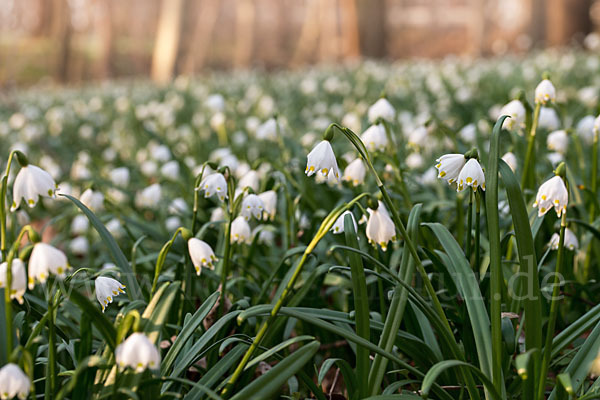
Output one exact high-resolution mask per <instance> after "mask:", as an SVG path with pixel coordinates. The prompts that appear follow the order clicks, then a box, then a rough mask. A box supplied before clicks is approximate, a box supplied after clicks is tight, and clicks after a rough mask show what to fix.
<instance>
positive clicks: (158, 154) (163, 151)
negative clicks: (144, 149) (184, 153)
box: [150, 144, 171, 162]
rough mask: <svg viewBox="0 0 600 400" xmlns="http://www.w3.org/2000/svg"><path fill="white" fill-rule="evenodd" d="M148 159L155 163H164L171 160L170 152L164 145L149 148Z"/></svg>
mask: <svg viewBox="0 0 600 400" xmlns="http://www.w3.org/2000/svg"><path fill="white" fill-rule="evenodd" d="M150 157H152V158H153V159H154V160H156V161H161V162H166V161H169V160H170V159H171V150H169V148H168V147H167V146H165V145H164V144H159V145H153V146H150Z"/></svg>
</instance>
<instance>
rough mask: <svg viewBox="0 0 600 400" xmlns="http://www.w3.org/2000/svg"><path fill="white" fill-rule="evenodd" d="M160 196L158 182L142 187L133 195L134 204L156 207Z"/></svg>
mask: <svg viewBox="0 0 600 400" xmlns="http://www.w3.org/2000/svg"><path fill="white" fill-rule="evenodd" d="M161 198H162V188H161V186H160V184H159V183H153V184H152V185H150V186H148V187H146V188H144V189H143V190H141V191H139V192H137V193H136V195H135V205H136V206H137V207H139V208H157V207H158V205H159V204H160V200H161Z"/></svg>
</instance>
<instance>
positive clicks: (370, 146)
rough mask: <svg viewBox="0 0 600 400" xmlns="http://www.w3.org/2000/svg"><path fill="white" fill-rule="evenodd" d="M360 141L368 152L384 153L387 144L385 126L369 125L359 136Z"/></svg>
mask: <svg viewBox="0 0 600 400" xmlns="http://www.w3.org/2000/svg"><path fill="white" fill-rule="evenodd" d="M360 140H362V142H363V143H364V144H365V146H366V147H367V150H369V151H384V150H385V148H386V146H387V144H388V138H387V134H386V133H385V126H383V124H377V125H371V126H370V127H368V128H367V130H366V131H364V132H363V134H362V135H360Z"/></svg>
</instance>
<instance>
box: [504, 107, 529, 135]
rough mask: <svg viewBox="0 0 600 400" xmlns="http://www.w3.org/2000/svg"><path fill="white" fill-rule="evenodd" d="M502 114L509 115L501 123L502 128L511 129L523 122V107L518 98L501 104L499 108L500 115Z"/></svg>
mask: <svg viewBox="0 0 600 400" xmlns="http://www.w3.org/2000/svg"><path fill="white" fill-rule="evenodd" d="M502 115H508V116H509V117H510V118H506V119H505V120H504V122H503V123H502V128H503V129H508V130H509V131H512V130H513V129H517V128H520V127H522V126H524V124H525V107H524V106H523V103H521V102H520V101H519V100H512V101H510V102H508V103H506V104H505V105H504V106H502V108H501V109H500V116H502Z"/></svg>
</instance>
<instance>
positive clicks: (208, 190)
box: [196, 172, 227, 201]
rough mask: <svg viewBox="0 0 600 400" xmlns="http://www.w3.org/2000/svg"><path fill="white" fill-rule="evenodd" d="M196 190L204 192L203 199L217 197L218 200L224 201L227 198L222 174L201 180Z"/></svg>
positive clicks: (225, 182) (225, 184)
mask: <svg viewBox="0 0 600 400" xmlns="http://www.w3.org/2000/svg"><path fill="white" fill-rule="evenodd" d="M196 190H202V191H204V197H205V198H206V197H211V196H213V195H217V197H218V198H219V200H221V201H224V200H225V199H226V198H227V181H226V180H225V177H224V176H223V174H220V173H218V172H216V173H214V174H210V175H208V176H207V177H205V178H204V179H202V182H201V183H200V186H198V187H197V188H196Z"/></svg>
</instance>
